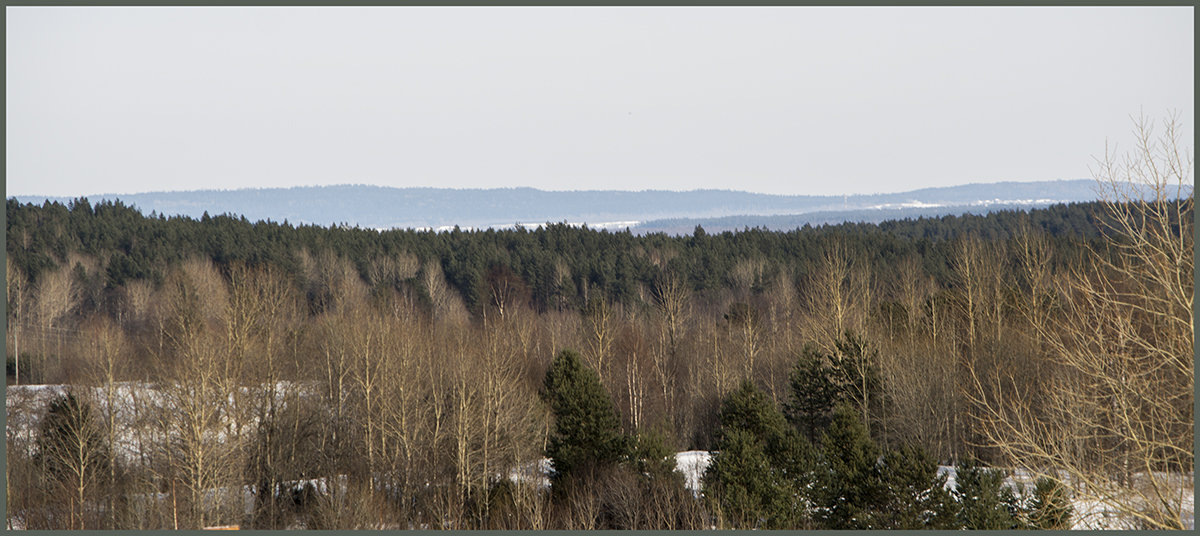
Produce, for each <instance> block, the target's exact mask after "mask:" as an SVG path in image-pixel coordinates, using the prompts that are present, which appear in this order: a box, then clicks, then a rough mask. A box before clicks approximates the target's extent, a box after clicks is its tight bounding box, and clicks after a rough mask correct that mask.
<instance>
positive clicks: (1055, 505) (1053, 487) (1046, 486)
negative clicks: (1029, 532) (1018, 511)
mask: <svg viewBox="0 0 1200 536" xmlns="http://www.w3.org/2000/svg"><path fill="white" fill-rule="evenodd" d="M1074 513H1075V509H1074V507H1072V506H1071V498H1070V497H1069V496H1068V495H1067V487H1066V486H1065V485H1063V483H1062V482H1059V481H1058V480H1054V479H1051V478H1046V477H1042V478H1039V479H1037V483H1036V484H1035V485H1034V488H1033V497H1031V498H1030V501H1029V511H1028V513H1027V517H1028V524H1029V528H1035V529H1046V530H1068V529H1070V528H1071V516H1072V515H1074Z"/></svg>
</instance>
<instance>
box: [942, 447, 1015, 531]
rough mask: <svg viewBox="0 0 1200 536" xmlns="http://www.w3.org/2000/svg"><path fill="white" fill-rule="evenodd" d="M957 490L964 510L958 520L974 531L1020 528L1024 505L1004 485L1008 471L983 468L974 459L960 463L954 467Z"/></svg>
mask: <svg viewBox="0 0 1200 536" xmlns="http://www.w3.org/2000/svg"><path fill="white" fill-rule="evenodd" d="M955 472H956V477H955V479H956V481H957V482H956V484H957V485H956V489H955V492H954V495H955V498H956V499H957V501H958V503H959V505H960V506H961V510H960V511H959V522H960V523H961V524H962V526H963V528H966V529H973V530H1008V529H1015V528H1020V527H1021V523H1020V520H1019V517H1018V516H1019V515H1020V513H1021V507H1020V504H1019V501H1018V495H1017V494H1016V493H1015V492H1014V491H1013V490H1012V488H1010V487H1008V486H1005V485H1004V479H1005V478H1007V477H1008V473H1007V472H1006V471H1003V470H1001V469H992V468H988V467H984V466H982V465H980V464H979V462H978V461H976V460H974V459H967V460H964V461H963V462H960V463H959V465H958V466H957V467H956V468H955Z"/></svg>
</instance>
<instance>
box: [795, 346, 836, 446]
mask: <svg viewBox="0 0 1200 536" xmlns="http://www.w3.org/2000/svg"><path fill="white" fill-rule="evenodd" d="M832 375H833V371H832V370H830V368H829V367H828V366H827V365H826V364H825V357H824V356H822V355H821V353H820V350H818V349H817V347H816V346H815V345H813V344H811V343H810V344H807V345H805V346H804V350H803V352H802V353H801V354H800V357H799V358H798V359H797V360H796V364H795V366H793V367H792V372H791V376H790V377H789V385H790V386H791V394H790V400H789V401H788V403H787V405H786V406H785V407H784V411H786V413H787V418H788V420H789V421H790V422H791V423H792V425H793V426H795V427H796V428H797V429H799V430H800V431H801V433H803V434H804V435H805V436H806V437H807V438H808V439H809V440H810V441H816V440H817V439H818V438H820V436H821V434H823V433H824V432H825V429H826V428H828V427H829V421H830V416H831V414H832V412H833V407H834V406H835V405H836V404H837V400H838V390H837V387H836V386H834V384H833V381H832V380H831V379H830V378H831V377H832Z"/></svg>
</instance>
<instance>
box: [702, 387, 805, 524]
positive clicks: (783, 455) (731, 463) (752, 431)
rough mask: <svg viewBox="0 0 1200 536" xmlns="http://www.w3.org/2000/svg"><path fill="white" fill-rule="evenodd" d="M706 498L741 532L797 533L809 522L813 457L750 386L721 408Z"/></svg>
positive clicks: (731, 395)
mask: <svg viewBox="0 0 1200 536" xmlns="http://www.w3.org/2000/svg"><path fill="white" fill-rule="evenodd" d="M719 419H720V423H721V428H720V430H719V432H718V434H717V452H716V453H715V454H714V455H713V459H712V462H711V463H710V465H709V467H708V470H707V471H706V472H705V475H704V494H705V497H706V498H707V500H708V501H709V504H710V505H712V506H713V507H714V508H715V509H717V510H719V511H720V512H721V514H722V517H723V519H724V520H725V522H726V523H728V524H730V525H731V526H733V527H737V528H771V529H778V528H796V527H799V526H800V525H801V524H802V523H803V522H804V519H805V513H804V506H805V503H806V502H808V501H807V498H806V497H805V493H806V491H807V489H808V488H809V486H808V484H809V483H811V481H812V473H813V461H814V460H813V453H812V447H811V446H810V445H809V443H808V441H806V440H805V439H804V438H803V437H802V436H800V434H799V433H797V432H796V430H795V429H793V428H791V427H789V426H788V425H787V422H786V421H785V420H784V418H783V415H782V414H781V413H779V410H778V409H776V408H775V406H774V404H772V403H771V401H770V399H768V398H767V396H766V395H765V394H764V393H763V392H762V391H760V390H758V388H756V387H755V386H754V384H753V383H751V382H749V381H746V382H743V383H742V384H741V386H739V387H738V388H737V389H736V390H734V391H733V392H732V393H730V395H729V396H728V397H727V398H726V399H725V402H724V403H723V404H722V405H721V411H720V414H719Z"/></svg>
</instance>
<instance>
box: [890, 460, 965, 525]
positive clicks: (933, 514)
mask: <svg viewBox="0 0 1200 536" xmlns="http://www.w3.org/2000/svg"><path fill="white" fill-rule="evenodd" d="M879 472H880V480H881V482H882V485H883V487H884V490H885V498H884V501H883V502H881V503H879V504H878V505H876V507H877V508H876V509H877V517H876V519H877V523H876V526H875V527H874V528H887V529H923V528H930V529H950V528H956V526H957V521H958V520H957V513H958V512H957V503H955V502H954V499H953V497H951V495H950V492H949V491H947V490H946V487H945V486H946V475H939V474H938V467H937V462H935V461H934V460H933V458H931V457H930V456H929V454H928V453H926V452H925V449H923V448H921V447H916V446H904V447H901V448H900V449H898V450H893V451H891V452H888V453H887V454H884V455H883V460H882V463H881V464H880V465H879Z"/></svg>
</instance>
